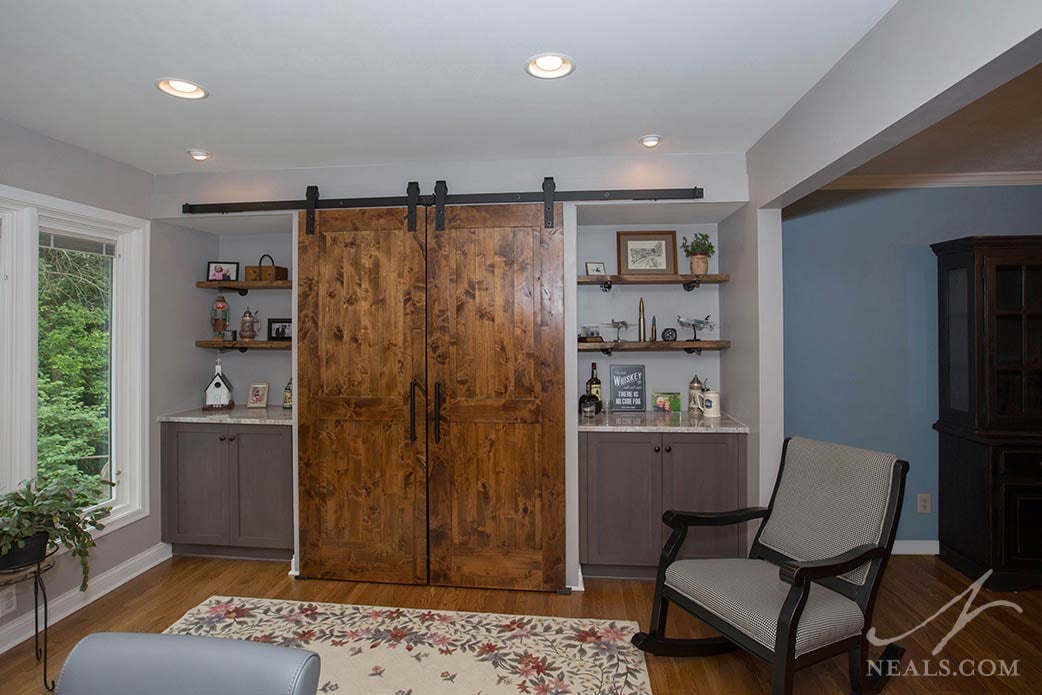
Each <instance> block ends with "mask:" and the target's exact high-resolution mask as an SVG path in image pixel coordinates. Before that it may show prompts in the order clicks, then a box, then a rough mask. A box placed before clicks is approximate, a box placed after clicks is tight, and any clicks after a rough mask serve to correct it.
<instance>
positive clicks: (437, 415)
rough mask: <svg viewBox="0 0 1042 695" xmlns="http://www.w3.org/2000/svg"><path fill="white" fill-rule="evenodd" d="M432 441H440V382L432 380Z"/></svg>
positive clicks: (437, 442) (436, 442) (438, 442)
mask: <svg viewBox="0 0 1042 695" xmlns="http://www.w3.org/2000/svg"><path fill="white" fill-rule="evenodd" d="M434 443H435V444H440V443H441V382H440V381H436V382H434Z"/></svg>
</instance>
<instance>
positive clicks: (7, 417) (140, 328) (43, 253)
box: [0, 186, 149, 535]
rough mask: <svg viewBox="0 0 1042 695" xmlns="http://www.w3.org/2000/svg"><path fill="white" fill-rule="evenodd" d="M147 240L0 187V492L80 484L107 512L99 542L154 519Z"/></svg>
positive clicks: (138, 224) (107, 216)
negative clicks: (89, 487)
mask: <svg viewBox="0 0 1042 695" xmlns="http://www.w3.org/2000/svg"><path fill="white" fill-rule="evenodd" d="M148 238H149V225H148V222H146V221H144V220H139V219H135V218H131V217H127V216H125V215H119V214H115V213H111V212H107V211H104V210H99V209H96V208H91V207H87V206H83V205H79V204H76V203H70V202H67V201H62V200H58V199H55V198H51V197H48V196H42V195H38V194H35V193H31V192H28V191H21V190H18V189H14V188H8V187H5V186H0V326H2V327H3V328H2V329H0V394H3V397H0V442H2V443H3V444H2V446H0V489H11V488H13V487H14V486H16V485H18V484H19V483H21V482H22V481H25V480H28V479H29V478H32V477H34V476H37V475H39V476H42V477H44V478H47V477H50V478H54V477H55V476H71V477H80V478H86V479H88V480H90V481H92V482H93V483H95V484H96V485H97V498H96V499H97V501H98V503H99V504H106V503H107V504H110V505H111V506H112V514H111V515H110V516H109V519H108V521H107V524H106V528H105V530H104V531H101V532H100V534H102V535H103V534H105V533H108V532H110V531H112V530H115V529H117V528H120V527H122V526H125V525H126V524H128V523H131V522H133V521H135V520H137V519H140V518H143V517H144V516H147V515H148V511H149V510H148V469H149V436H148V435H149V428H148V340H147V335H148ZM105 481H111V482H112V483H113V485H109V484H106V482H105Z"/></svg>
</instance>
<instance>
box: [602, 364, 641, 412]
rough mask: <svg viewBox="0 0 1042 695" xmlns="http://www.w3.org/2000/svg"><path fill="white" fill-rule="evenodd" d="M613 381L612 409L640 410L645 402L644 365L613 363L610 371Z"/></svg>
mask: <svg viewBox="0 0 1042 695" xmlns="http://www.w3.org/2000/svg"><path fill="white" fill-rule="evenodd" d="M608 378H609V380H610V381H611V404H610V405H611V411H612V412H617V411H627V410H630V411H640V412H643V411H644V410H645V408H646V404H645V403H644V385H645V383H646V381H645V377H644V365H642V364H613V365H612V366H611V370H610V373H609V377H608Z"/></svg>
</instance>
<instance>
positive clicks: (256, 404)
mask: <svg viewBox="0 0 1042 695" xmlns="http://www.w3.org/2000/svg"><path fill="white" fill-rule="evenodd" d="M246 407H247V408H267V407H268V385H267V384H250V397H249V399H248V400H247V401H246Z"/></svg>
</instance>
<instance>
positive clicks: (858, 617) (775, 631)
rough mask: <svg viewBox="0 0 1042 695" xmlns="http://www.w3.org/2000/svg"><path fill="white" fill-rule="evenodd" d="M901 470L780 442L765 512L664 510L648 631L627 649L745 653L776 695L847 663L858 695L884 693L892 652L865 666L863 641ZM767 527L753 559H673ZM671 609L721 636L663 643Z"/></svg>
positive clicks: (860, 452) (886, 462)
mask: <svg viewBox="0 0 1042 695" xmlns="http://www.w3.org/2000/svg"><path fill="white" fill-rule="evenodd" d="M907 473H908V463H907V462H906V461H901V460H898V459H897V458H896V457H894V456H893V455H891V454H882V453H879V452H876V451H869V450H867V449H856V448H853V447H849V446H841V445H838V444H829V443H826V442H817V441H813V440H810V439H802V438H799V437H796V438H792V439H786V440H785V444H784V446H783V448H782V461H781V468H780V470H779V471H778V479H777V482H776V483H775V486H774V493H773V495H772V496H771V503H770V506H769V507H767V508H763V507H749V508H746V509H738V510H735V511H732V512H713V513H699V512H681V511H672V510H671V511H667V512H666V513H665V514H663V516H662V521H663V522H664V523H665V524H666V525H667V526H669V527H670V528H672V529H673V533H672V535H671V536H670V537H669V540H668V541H666V545H665V547H664V548H663V549H662V557H661V559H660V561H659V566H658V578H657V579H656V583H655V599H654V607H653V609H652V613H651V629H650V631H649V632H646V633H644V632H641V633H638V634H636V635H634V637H633V644H634V645H635V646H636V647H637V648H638V649H641V650H643V651H645V652H647V653H649V654H654V655H657V656H709V655H712V654H720V653H723V652H727V651H731V650H733V649H737V648H739V647H740V648H742V649H745V650H746V651H748V652H750V653H752V654H754V655H755V656H757V657H759V658H761V659H763V660H764V661H766V662H767V663H769V664H771V668H772V674H771V693H772V695H790V693H792V679H793V673H794V672H795V670H796V669H798V668H802V667H804V666H809V665H810V664H813V663H816V662H819V661H822V660H824V659H828V658H830V657H833V656H836V655H837V654H843V653H844V652H845V653H846V654H847V655H848V660H849V668H850V687H851V690H852V692H853V693H854V695H867V693H870V692H875V691H877V690H879V689H881V688H882V687H883V685H884V683H885V681H886V674H887V673H892V672H893V669H892V668H889V669H888V668H887V666H888V664H887V662H894V661H896V662H899V661H900V660H901V657H902V656H903V655H904V648H903V647H901V646H899V645H897V644H890V645H889V646H887V647H886V649H885V650H884V651H883V654H882V656H881V657H880V660H879V662H875V663H873V664H870V663H869V662H867V661H866V655H867V649H866V640H865V633H866V631H867V630H868V628H869V627H870V625H871V621H872V608H873V604H874V602H875V597H876V591H877V590H878V589H879V583H880V581H881V580H882V576H883V570H884V568H885V567H886V563H887V560H888V559H889V558H890V552H891V549H892V548H893V545H894V533H895V532H896V530H897V521H898V518H899V516H900V514H901V501H902V499H903V497H904V486H905V476H906V474H907ZM753 519H762V520H763V521H762V522H761V523H760V528H759V531H758V532H757V534H756V538H755V540H754V541H753V544H752V549H751V550H750V551H749V557H748V558H726V559H708V560H677V559H676V557H677V553H678V552H679V551H680V548H681V546H682V545H683V543H684V537H685V536H686V535H687V530H688V529H689V528H690V527H692V526H724V525H728V524H737V523H741V522H745V521H751V520H753ZM671 602H672V603H675V604H677V605H678V606H680V607H681V608H683V609H684V610H686V611H688V612H689V613H692V614H693V615H694V616H695V617H697V618H698V619H699V620H701V621H703V622H705V623H707V624H708V625H710V626H711V627H713V628H714V629H716V630H717V631H718V632H719V633H720V634H721V635H722V636H721V637H711V638H707V639H674V638H667V637H666V634H665V633H666V613H667V609H668V608H669V604H670V603H671Z"/></svg>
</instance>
